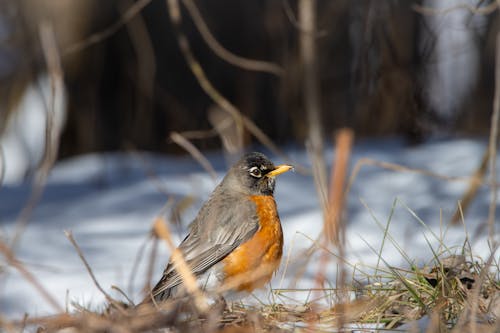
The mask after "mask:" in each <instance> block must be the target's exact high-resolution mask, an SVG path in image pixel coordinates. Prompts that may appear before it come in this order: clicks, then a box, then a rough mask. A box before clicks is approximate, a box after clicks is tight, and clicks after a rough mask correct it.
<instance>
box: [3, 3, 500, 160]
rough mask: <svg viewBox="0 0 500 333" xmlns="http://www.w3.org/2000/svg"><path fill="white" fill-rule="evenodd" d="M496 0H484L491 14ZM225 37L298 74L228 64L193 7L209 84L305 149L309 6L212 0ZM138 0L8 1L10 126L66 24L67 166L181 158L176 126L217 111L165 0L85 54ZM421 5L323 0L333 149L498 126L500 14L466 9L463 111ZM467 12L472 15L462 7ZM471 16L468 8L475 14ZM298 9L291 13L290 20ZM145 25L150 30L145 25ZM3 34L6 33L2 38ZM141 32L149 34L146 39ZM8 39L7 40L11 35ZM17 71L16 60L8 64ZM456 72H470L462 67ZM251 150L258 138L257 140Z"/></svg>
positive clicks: (323, 76) (321, 47) (325, 118)
mask: <svg viewBox="0 0 500 333" xmlns="http://www.w3.org/2000/svg"><path fill="white" fill-rule="evenodd" d="M490 2H491V1H481V2H480V5H481V6H487V5H488V4H489V3H490ZM195 3H196V4H197V6H198V8H199V9H200V11H201V13H202V15H203V18H204V20H205V21H206V23H207V25H208V27H209V29H210V30H211V32H212V33H213V34H214V36H215V37H216V38H217V40H218V41H219V42H220V43H221V44H222V45H223V46H224V47H225V48H227V49H228V50H230V51H231V52H233V53H235V54H237V55H240V56H244V57H247V58H253V59H260V60H266V61H269V62H273V63H276V64H278V65H280V66H281V67H282V68H283V69H284V75H283V76H282V77H278V76H276V75H273V74H269V73H261V72H253V71H248V70H244V69H241V68H238V67H236V66H233V65H230V64H228V63H227V62H226V61H224V60H223V59H221V58H220V57H218V56H217V55H215V54H214V52H212V50H211V49H210V48H209V47H208V46H207V44H206V43H205V41H204V40H203V38H202V37H201V35H200V34H199V32H198V31H197V29H196V28H195V26H194V25H193V22H192V20H191V18H190V16H189V14H188V13H187V12H186V10H185V8H184V7H183V12H182V13H183V23H182V31H183V32H184V33H185V34H186V35H187V37H188V40H189V42H190V44H191V47H192V50H193V52H194V55H195V56H196V57H197V59H198V60H199V61H200V63H201V65H202V67H203V68H204V70H205V71H206V73H207V76H208V79H209V80H210V81H211V82H212V83H213V85H214V86H215V87H216V88H217V89H219V91H220V92H221V93H222V94H223V95H224V96H225V97H227V98H228V99H229V100H230V101H231V102H232V103H234V104H235V105H236V106H237V107H238V108H239V110H240V111H241V112H242V113H243V114H245V115H247V116H248V117H249V118H250V119H252V120H253V121H254V122H255V123H256V124H257V125H258V126H259V127H260V129H262V130H263V131H264V133H266V134H267V135H268V136H270V137H271V138H272V139H273V140H275V141H276V142H277V143H278V144H282V143H293V142H296V143H303V142H304V139H305V138H306V137H307V131H308V127H307V117H306V112H305V111H304V110H305V106H304V103H303V93H302V89H303V86H302V81H303V79H302V77H301V75H302V74H301V73H302V71H301V60H300V54H299V44H298V38H299V34H300V26H297V23H296V22H294V17H292V16H291V15H290V14H293V15H295V17H296V16H297V3H296V1H293V0H290V1H283V0H269V1H264V0H254V1H248V0H212V1H200V0H197V1H196V2H195ZM132 4H133V2H131V1H98V0H85V1H81V0H67V1H50V0H43V1H42V0H40V1H38V0H31V1H30V0H23V1H2V2H0V10H1V11H2V13H3V14H2V15H3V16H2V21H3V25H4V27H3V30H4V31H5V30H7V31H8V33H7V34H6V37H5V38H2V40H1V44H0V48H1V49H0V50H1V51H0V55H2V58H3V59H2V63H3V64H4V68H3V70H2V71H0V73H1V75H0V103H1V104H0V107H1V113H0V128H2V129H3V128H4V127H5V124H6V120H7V119H8V117H9V116H10V112H11V110H12V109H13V107H12V106H13V105H15V104H16V103H17V102H18V101H19V99H20V97H21V96H22V91H23V89H24V87H26V86H27V84H28V83H29V82H30V81H32V80H33V79H34V78H35V77H36V76H37V75H38V73H39V72H40V71H43V70H45V68H46V65H45V61H44V58H43V56H42V53H41V49H40V40H39V33H38V28H39V24H40V22H41V20H48V21H49V22H51V23H52V24H53V26H54V30H55V35H56V37H57V39H58V46H59V48H60V53H61V57H62V63H63V70H64V79H65V85H66V88H67V91H68V109H67V120H66V126H65V128H64V130H63V133H62V137H61V141H60V147H59V157H67V156H71V155H75V154H81V153H85V152H92V151H110V150H121V149H126V148H127V147H129V148H130V147H133V148H134V149H141V150H151V151H161V152H180V151H182V150H181V149H180V148H179V147H178V146H176V145H175V144H172V143H171V142H169V140H168V139H167V138H168V136H169V133H170V132H171V131H180V132H182V131H193V130H208V129H211V128H212V125H211V124H210V122H209V120H208V110H209V109H210V108H211V107H212V106H213V105H214V102H213V101H212V100H211V99H210V98H209V97H208V96H207V95H206V94H205V93H204V92H203V91H202V89H201V88H200V86H199V84H198V83H197V81H196V79H195V78H194V76H193V75H192V73H191V71H190V70H189V68H188V67H187V65H186V61H185V59H184V57H183V55H182V53H181V52H180V50H179V46H178V44H177V40H176V38H175V35H174V30H173V28H172V24H171V22H170V19H169V15H168V12H167V10H168V9H167V6H166V3H165V1H161V0H152V1H151V3H149V4H148V5H147V6H146V7H145V8H144V9H143V10H142V11H141V12H140V13H139V14H138V15H137V16H136V17H134V19H132V20H131V21H129V23H127V24H124V25H122V26H120V27H119V28H117V30H116V31H115V32H114V33H112V34H111V35H110V36H109V37H107V38H104V39H103V40H101V41H100V42H98V43H95V44H93V45H90V46H88V47H86V48H85V49H83V50H81V51H78V52H73V53H69V54H68V53H67V52H66V51H67V50H68V49H69V48H70V47H71V46H72V45H74V44H75V43H77V42H80V41H82V40H85V39H86V38H88V37H89V36H90V35H92V34H94V33H96V32H99V31H102V30H104V29H106V28H108V27H109V26H111V25H112V24H114V23H115V22H117V21H118V20H119V19H120V17H122V15H123V13H124V12H125V11H126V9H127V8H129V7H130V5H132ZM420 4H421V2H419V1H392V0H377V1H368V0H344V1H318V4H317V16H318V18H317V23H316V24H317V30H318V33H317V42H318V52H317V57H318V66H319V69H318V72H319V82H320V88H321V100H320V102H321V124H322V126H323V131H324V134H325V137H326V139H327V140H329V138H331V134H332V133H333V132H334V131H335V129H337V128H339V127H346V126H347V127H351V128H353V129H354V131H355V133H356V135H357V136H358V137H360V136H386V135H402V136H404V137H405V138H407V139H408V142H410V143H418V142H421V140H424V139H425V138H427V137H429V136H430V135H463V134H467V135H476V134H481V135H482V134H486V133H488V131H489V126H490V125H489V122H490V114H491V110H492V100H493V92H494V55H495V37H496V33H497V30H498V11H494V12H493V13H491V14H488V15H482V17H481V26H480V27H478V26H477V24H475V23H474V22H475V21H474V19H475V17H476V16H478V14H474V13H471V12H467V11H465V15H466V16H467V17H468V18H467V19H468V20H469V21H470V24H469V25H467V28H470V31H472V32H473V35H474V38H473V40H472V41H471V43H470V47H471V48H476V49H477V51H478V54H479V58H478V59H479V60H478V62H477V76H476V79H474V80H473V83H472V85H471V87H470V89H469V90H468V91H467V93H466V96H460V99H461V101H460V103H458V106H456V107H454V108H453V110H451V113H449V114H446V115H443V114H442V113H441V112H440V110H438V109H436V106H435V104H434V105H432V104H431V103H429V98H428V94H429V91H428V90H429V89H428V82H429V80H430V75H429V74H428V72H425V71H424V69H425V68H426V66H428V65H429V64H430V63H432V62H433V61H434V55H435V47H434V46H435V41H436V35H435V34H436V31H435V30H434V31H433V29H431V28H430V27H429V24H428V17H427V16H426V15H423V14H422V13H421V12H419V11H418V10H416V9H415V8H416V7H415V5H420ZM459 10H460V9H459ZM462 10H463V9H462ZM287 13H288V15H287ZM141 29H142V30H141ZM0 30H1V29H0ZM131 31H132V32H134V31H135V33H139V35H138V36H139V37H137V36H136V37H132V33H131ZM4 35H5V34H4ZM5 64H7V65H5ZM452 70H461V69H460V68H456V69H452ZM246 140H247V143H249V142H252V140H253V139H252V138H251V137H250V135H248V136H246ZM193 143H194V144H196V145H197V146H198V147H199V148H201V149H209V148H210V149H211V148H218V147H220V145H221V144H220V139H219V138H217V137H212V138H204V139H201V140H194V141H193Z"/></svg>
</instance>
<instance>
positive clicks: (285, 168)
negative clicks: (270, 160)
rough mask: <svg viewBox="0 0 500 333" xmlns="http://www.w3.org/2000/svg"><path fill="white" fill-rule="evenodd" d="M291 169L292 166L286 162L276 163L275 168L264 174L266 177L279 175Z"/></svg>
mask: <svg viewBox="0 0 500 333" xmlns="http://www.w3.org/2000/svg"><path fill="white" fill-rule="evenodd" d="M292 169H293V166H291V165H287V164H282V165H278V166H277V167H276V169H274V170H272V171H269V172H268V173H267V174H266V177H275V176H277V175H281V174H282V173H285V172H287V171H290V170H292Z"/></svg>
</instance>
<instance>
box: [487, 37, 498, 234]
mask: <svg viewBox="0 0 500 333" xmlns="http://www.w3.org/2000/svg"><path fill="white" fill-rule="evenodd" d="M499 121H500V33H497V38H496V57H495V97H494V99H493V113H492V115H491V129H490V142H489V157H490V181H491V183H492V185H491V201H490V209H489V213H488V233H489V236H490V240H491V241H493V240H494V239H493V236H494V234H495V213H496V208H497V196H498V193H497V191H498V186H497V184H496V179H497V142H498V122H499Z"/></svg>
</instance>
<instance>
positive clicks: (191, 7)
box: [182, 0, 284, 76]
mask: <svg viewBox="0 0 500 333" xmlns="http://www.w3.org/2000/svg"><path fill="white" fill-rule="evenodd" d="M182 3H183V4H184V6H185V7H186V9H187V10H188V12H189V15H191V18H192V19H193V22H194V24H195V26H196V28H197V29H198V31H199V32H200V34H201V36H202V37H203V39H204V40H205V42H206V43H207V45H208V46H209V47H210V49H211V50H212V51H214V53H215V54H216V55H218V56H219V57H220V58H222V59H223V60H225V61H227V62H228V63H230V64H231V65H234V66H236V67H240V68H243V69H246V70H249V71H256V72H265V73H270V74H274V75H276V76H283V74H284V70H283V68H281V67H280V66H278V65H276V64H273V63H271V62H267V61H261V60H253V59H248V58H244V57H241V56H238V55H236V54H234V53H232V52H230V51H228V50H227V49H226V48H224V46H222V45H221V44H220V43H219V42H218V41H217V39H216V38H215V37H214V35H212V33H211V32H210V29H209V28H208V26H207V24H206V23H205V21H204V20H203V17H202V16H201V13H200V11H199V10H198V7H196V4H195V3H194V1H193V0H182Z"/></svg>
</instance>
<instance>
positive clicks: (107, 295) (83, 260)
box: [64, 231, 125, 314]
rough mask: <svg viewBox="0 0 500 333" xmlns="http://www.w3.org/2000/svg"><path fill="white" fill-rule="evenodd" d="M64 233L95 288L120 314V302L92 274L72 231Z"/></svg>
mask: <svg viewBox="0 0 500 333" xmlns="http://www.w3.org/2000/svg"><path fill="white" fill-rule="evenodd" d="M64 235H65V236H66V238H68V240H69V241H70V242H71V244H72V245H73V246H74V248H75V250H76V252H77V253H78V256H79V257H80V259H81V260H82V262H83V264H84V265H85V268H86V269H87V272H88V273H89V275H90V278H91V279H92V281H93V282H94V284H95V286H96V287H97V289H99V291H100V292H101V293H102V294H103V295H104V297H105V298H106V300H107V301H108V302H109V303H110V304H113V305H115V307H116V309H118V311H120V312H122V314H124V313H125V312H124V310H123V309H122V306H121V305H120V304H118V302H116V301H115V300H114V299H113V298H112V297H111V296H109V294H108V293H107V292H106V291H105V290H104V289H103V288H102V287H101V285H100V284H99V282H98V281H97V279H96V277H95V275H94V272H93V271H92V268H91V267H90V265H89V263H88V262H87V259H85V256H84V255H83V252H82V250H81V249H80V246H78V244H77V242H76V241H75V238H74V237H73V233H72V232H71V231H64Z"/></svg>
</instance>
